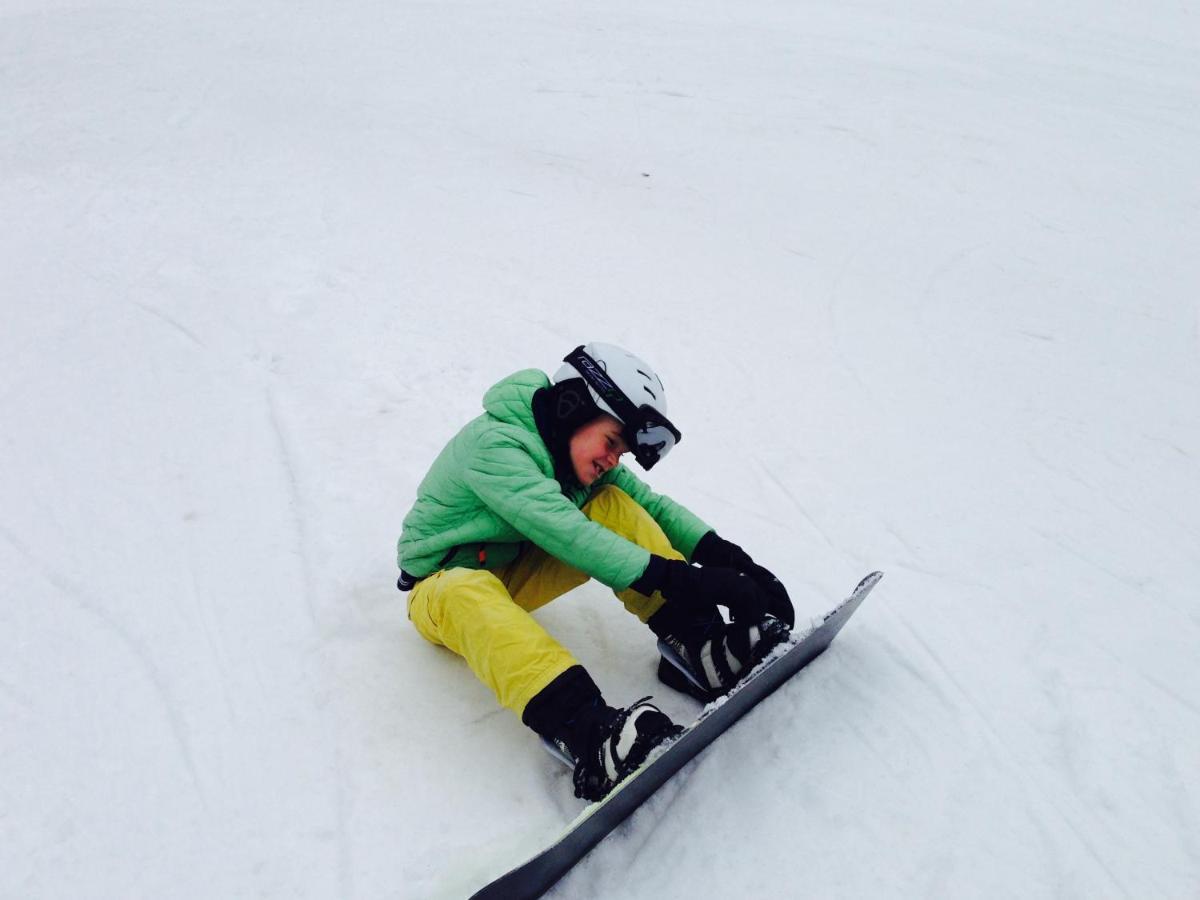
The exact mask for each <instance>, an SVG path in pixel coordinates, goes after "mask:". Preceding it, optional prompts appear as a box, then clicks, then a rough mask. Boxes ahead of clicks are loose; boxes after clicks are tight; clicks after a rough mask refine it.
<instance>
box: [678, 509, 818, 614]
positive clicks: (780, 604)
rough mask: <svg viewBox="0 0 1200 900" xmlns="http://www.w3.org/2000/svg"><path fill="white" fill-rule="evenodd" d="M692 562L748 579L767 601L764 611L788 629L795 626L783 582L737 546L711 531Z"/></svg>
mask: <svg viewBox="0 0 1200 900" xmlns="http://www.w3.org/2000/svg"><path fill="white" fill-rule="evenodd" d="M692 561H693V562H697V563H699V564H700V565H702V566H705V567H712V566H719V567H722V568H727V569H734V570H736V571H738V572H741V573H743V574H745V575H747V576H748V577H750V578H752V579H753V580H754V582H755V583H756V584H758V585H759V587H761V588H762V589H763V590H764V591H766V593H767V594H768V595H769V597H770V601H769V603H768V606H767V610H766V611H767V612H768V613H770V614H771V615H773V616H775V618H777V619H780V620H782V621H783V622H786V623H787V626H788V628H791V627H792V626H794V625H795V624H796V611H795V609H794V608H793V607H792V600H791V598H790V597H789V596H788V592H787V588H785V587H784V586H783V582H781V581H780V580H779V579H778V578H776V577H775V575H774V573H772V572H771V571H770V570H769V569H767V568H766V567H765V566H760V565H759V564H758V563H756V562H755V561H754V560H753V559H751V558H750V554H749V553H747V552H746V551H745V550H743V549H742V548H741V547H739V546H738V545H737V544H735V543H733V542H732V541H727V540H725V539H724V538H723V537H721V536H720V535H718V534H717V533H716V532H715V531H710V532H708V534H706V535H704V537H702V538H701V539H700V542H699V543H698V544H697V545H696V549H695V550H694V551H693V552H692Z"/></svg>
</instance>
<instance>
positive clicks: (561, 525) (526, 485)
mask: <svg viewBox="0 0 1200 900" xmlns="http://www.w3.org/2000/svg"><path fill="white" fill-rule="evenodd" d="M463 477H464V480H465V481H466V484H467V486H468V487H469V488H470V489H471V490H472V491H474V493H475V495H476V496H477V497H478V498H479V500H480V501H481V502H482V503H483V504H484V505H486V506H487V507H488V508H489V509H491V510H492V512H494V513H495V514H496V515H497V516H499V517H500V518H501V519H503V520H504V521H506V522H507V523H508V524H509V525H511V526H512V527H513V528H514V529H516V530H517V531H518V532H520V533H521V534H522V535H524V536H525V537H526V538H527V539H528V540H530V541H532V542H533V543H535V544H536V545H537V546H539V547H541V548H542V549H543V550H545V551H546V552H547V553H549V554H550V555H551V556H553V557H554V558H555V559H558V560H561V561H562V562H565V563H566V564H567V565H570V566H574V567H575V568H577V569H579V570H581V571H583V572H586V573H587V574H588V575H589V576H590V577H592V578H595V579H596V580H597V581H600V582H602V583H604V584H606V585H608V586H609V587H611V588H614V589H616V590H624V589H625V588H627V587H629V585H630V584H632V583H633V582H634V581H636V580H637V579H638V578H640V577H641V575H642V573H643V572H644V571H645V570H646V566H647V565H648V564H649V562H650V553H649V552H648V551H647V550H644V549H642V548H641V547H639V546H637V545H636V544H634V543H631V542H630V541H627V540H625V539H624V538H623V537H621V536H620V535H617V534H614V533H613V532H611V531H609V530H608V529H607V528H605V527H604V526H603V525H599V524H597V523H596V522H593V521H591V520H590V519H589V518H588V517H587V516H585V515H584V514H583V512H582V511H580V509H579V508H578V507H576V506H575V504H573V503H572V502H571V501H570V500H568V499H567V498H566V497H565V496H563V494H562V490H561V488H560V487H559V484H558V482H557V481H555V480H554V479H553V478H551V477H549V476H547V475H546V474H545V473H544V472H543V471H542V470H541V469H540V468H539V467H538V465H537V462H536V461H535V460H534V459H533V457H532V456H530V454H529V451H528V450H526V449H525V447H523V446H522V445H521V443H520V441H518V440H516V439H515V438H512V437H509V436H506V435H504V434H503V433H500V432H490V433H488V434H486V435H485V436H484V437H483V438H482V439H481V440H480V442H479V444H478V445H477V446H476V448H475V452H474V453H473V454H472V455H471V458H470V459H468V460H467V461H466V466H465V468H464V473H463Z"/></svg>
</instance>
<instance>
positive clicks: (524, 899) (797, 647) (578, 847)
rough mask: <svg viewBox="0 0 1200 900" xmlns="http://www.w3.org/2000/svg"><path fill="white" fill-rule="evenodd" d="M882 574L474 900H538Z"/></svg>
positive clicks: (785, 675)
mask: <svg viewBox="0 0 1200 900" xmlns="http://www.w3.org/2000/svg"><path fill="white" fill-rule="evenodd" d="M882 577H883V573H881V572H872V573H871V574H870V575H868V576H867V577H866V578H864V579H863V580H862V581H860V582H859V583H858V586H857V587H856V588H855V589H854V591H853V592H852V593H851V594H850V596H849V597H847V598H846V599H845V600H844V601H843V602H842V603H841V604H840V605H839V606H838V607H837V608H836V609H834V610H833V611H832V612H830V613H828V614H827V615H826V616H825V617H824V619H822V620H821V622H820V624H819V625H817V626H816V627H815V628H814V629H813V630H812V631H810V632H808V634H806V635H804V636H802V637H794V636H793V637H792V638H789V640H788V641H787V642H785V643H784V644H781V645H780V646H779V647H777V648H775V650H773V651H772V652H771V654H770V655H769V656H768V657H767V658H766V659H765V660H763V662H762V663H760V664H759V665H758V667H757V668H755V669H754V671H752V672H751V673H750V674H749V675H747V676H746V678H745V679H744V680H743V681H741V682H740V683H739V684H738V685H737V687H735V688H734V689H733V690H732V691H730V692H729V693H728V694H726V695H725V696H724V697H720V698H718V699H717V700H714V701H713V702H712V703H710V704H708V706H706V707H704V709H703V710H702V711H701V713H700V716H699V717H698V718H697V719H696V721H695V722H694V723H693V724H692V725H691V727H689V728H688V729H687V730H686V731H684V732H683V734H681V735H680V736H679V737H677V738H675V739H674V740H672V741H671V742H670V743H668V744H665V745H664V746H662V747H658V748H656V750H655V751H654V752H652V753H651V755H650V758H649V759H648V760H646V762H645V763H643V764H642V766H641V767H640V768H639V769H638V770H637V771H636V772H634V773H633V774H631V775H630V776H629V777H628V778H626V779H625V780H624V781H622V782H621V783H620V784H618V785H617V786H616V787H615V788H613V790H612V792H611V793H609V795H608V796H607V797H605V798H604V799H603V800H601V801H599V802H597V803H593V804H592V805H590V806H589V807H588V808H587V809H585V810H584V811H583V812H582V813H581V814H580V815H579V817H578V818H577V819H576V820H575V821H574V822H572V823H571V825H570V826H569V827H568V828H567V830H566V832H565V833H564V834H563V835H562V836H561V837H560V838H559V839H558V840H557V841H555V842H554V843H553V844H551V845H550V846H549V847H547V848H546V849H545V850H543V851H542V852H541V853H538V854H537V855H536V856H534V857H532V858H531V859H528V860H526V861H525V862H523V863H521V865H519V866H517V867H516V868H515V869H512V870H510V871H509V872H507V873H506V874H504V875H501V876H500V877H499V878H497V879H496V880H495V881H493V882H492V883H491V884H488V885H487V886H485V887H483V888H482V889H480V890H479V891H476V892H475V893H474V894H473V895H472V896H471V900H501V898H503V900H532V898H535V897H540V896H541V895H542V894H543V893H545V892H546V891H547V890H549V889H550V888H551V887H552V886H553V885H554V883H555V882H556V881H558V880H559V879H560V878H562V877H563V875H565V874H566V873H567V872H568V871H570V869H571V867H572V866H574V865H575V864H576V863H577V862H579V861H580V860H581V859H583V857H584V856H586V855H587V854H588V852H589V851H590V850H591V849H592V848H593V847H595V846H596V845H597V844H598V843H600V841H602V840H603V839H604V838H605V836H606V835H608V833H609V832H610V831H612V830H613V829H614V828H616V827H617V826H618V825H620V824H621V823H622V822H623V821H625V819H626V818H628V817H629V815H630V814H631V813H633V811H634V810H636V809H637V808H638V807H639V806H641V805H642V803H643V802H645V801H646V800H647V799H648V798H649V797H650V795H652V794H653V793H654V792H655V791H657V790H658V789H659V788H660V787H662V786H663V785H664V784H665V783H666V782H667V780H668V779H670V777H671V776H672V775H674V774H675V773H676V772H678V771H679V770H680V769H681V768H683V766H684V765H685V764H687V763H688V762H689V761H690V760H691V759H692V758H693V757H695V756H696V755H697V754H698V753H700V751H701V750H703V749H704V748H705V747H707V746H708V745H709V744H711V743H712V742H713V741H714V740H716V739H717V737H719V736H720V735H721V733H722V732H724V731H725V730H726V729H728V728H729V727H730V726H731V725H733V723H734V722H736V721H737V720H738V719H740V718H741V717H742V716H744V715H745V714H746V713H748V712H749V711H750V710H751V709H753V708H754V707H755V706H756V705H757V704H758V703H759V701H761V700H762V699H763V698H764V697H766V696H767V695H768V694H770V693H771V692H773V691H774V690H775V689H776V688H778V687H779V686H780V685H781V684H783V683H784V682H785V681H787V680H788V679H789V678H791V677H792V676H793V675H795V674H796V673H797V672H799V671H800V670H801V669H803V668H804V667H805V666H807V665H808V664H809V663H810V662H812V661H813V660H814V659H816V658H817V657H818V656H820V655H821V654H822V653H823V652H824V651H825V649H826V648H827V647H828V646H829V645H830V643H831V642H832V641H833V639H834V637H835V636H836V635H837V633H838V632H839V631H841V630H842V626H843V625H845V624H846V621H847V620H848V619H849V618H850V616H852V615H853V614H854V611H855V610H856V609H858V607H859V605H860V604H861V603H862V602H863V600H864V599H866V596H867V594H869V593H870V592H871V589H872V588H874V587H875V585H876V584H878V583H879V579H881V578H882Z"/></svg>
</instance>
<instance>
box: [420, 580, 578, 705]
mask: <svg viewBox="0 0 1200 900" xmlns="http://www.w3.org/2000/svg"><path fill="white" fill-rule="evenodd" d="M408 617H409V619H411V620H412V623H413V625H414V626H415V627H416V629H417V631H418V632H420V634H421V636H422V637H424V638H425V639H426V640H428V641H430V642H431V643H434V644H438V645H440V646H443V647H446V648H448V649H450V650H452V651H454V652H455V653H457V654H458V655H459V656H461V657H463V659H465V660H466V661H467V664H468V665H469V666H470V667H471V670H472V671H473V672H474V673H475V674H476V676H478V678H479V680H480V681H482V682H483V683H484V684H486V685H487V686H488V687H489V688H491V689H492V691H493V692H494V693H495V695H496V698H497V699H498V700H499V701H500V704H501V705H502V706H505V707H507V708H508V709H511V710H512V711H513V712H515V713H516V714H517V715H518V716H523V714H524V712H525V707H526V706H527V705H528V704H529V701H530V700H532V699H533V698H534V697H535V696H537V695H538V694H539V693H541V692H542V691H543V690H544V689H545V688H546V687H547V686H548V685H549V684H550V683H551V682H553V681H555V679H557V678H558V677H559V676H561V675H562V674H563V673H564V672H566V671H567V670H568V669H571V668H572V667H575V666H578V665H579V664H578V663H577V662H576V661H575V658H574V657H573V656H572V655H571V654H570V653H569V652H568V651H567V650H566V649H565V648H564V647H563V646H562V645H561V644H559V643H558V641H556V640H555V639H554V638H553V637H551V636H550V634H549V633H548V632H547V631H546V630H545V629H544V628H542V626H541V625H539V624H538V623H537V622H536V621H535V620H534V619H533V617H532V616H530V615H529V613H528V612H526V611H525V610H524V609H522V608H521V607H520V606H518V605H517V604H516V603H514V602H513V599H512V597H511V596H510V595H509V593H508V591H507V590H506V589H505V587H504V584H503V582H502V581H501V580H500V579H499V578H497V577H496V575H494V574H493V573H491V572H487V571H483V570H476V569H446V570H443V571H441V572H437V573H435V574H434V575H431V576H429V577H428V578H425V579H423V580H422V581H421V582H419V583H418V584H417V586H416V587H415V588H413V590H412V592H411V593H410V594H409V598H408Z"/></svg>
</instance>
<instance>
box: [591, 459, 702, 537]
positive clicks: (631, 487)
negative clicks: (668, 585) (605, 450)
mask: <svg viewBox="0 0 1200 900" xmlns="http://www.w3.org/2000/svg"><path fill="white" fill-rule="evenodd" d="M609 483H610V484H612V485H614V486H616V487H619V488H620V489H621V490H623V491H624V492H625V493H627V494H628V495H629V496H630V497H632V498H633V500H634V502H635V503H637V505H638V506H640V507H641V508H642V509H644V510H646V512H648V513H650V515H651V517H652V518H653V519H654V521H655V522H657V523H658V527H659V528H661V529H662V530H663V533H664V534H666V536H667V540H669V541H670V542H671V546H672V547H674V548H675V549H676V550H678V551H679V552H680V553H682V554H683V556H684V558H685V559H689V560H690V559H692V554H693V553H694V552H695V549H696V545H697V544H698V543H699V542H700V539H701V538H703V537H704V535H705V534H707V533H709V532H711V531H712V530H713V529H712V526H711V525H709V524H707V523H706V522H705V521H704V520H703V519H701V518H700V517H699V516H698V515H696V514H695V513H694V512H692V511H691V510H690V509H688V508H687V507H686V506H684V505H683V504H682V503H679V502H678V501H676V500H672V499H671V498H670V497H668V496H667V495H666V494H656V493H655V492H654V491H652V490H651V489H650V487H649V486H648V485H647V484H646V483H645V482H644V481H642V480H641V479H640V478H638V477H637V476H636V475H634V474H633V472H631V471H630V470H629V469H628V468H627V467H626V466H623V465H622V466H617V467H616V468H615V469H613V470H612V473H611V478H610V480H609Z"/></svg>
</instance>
